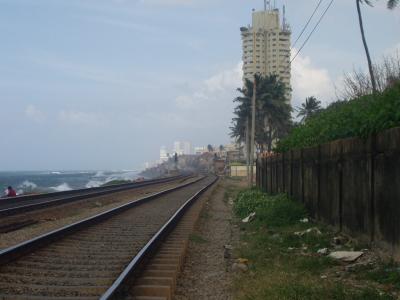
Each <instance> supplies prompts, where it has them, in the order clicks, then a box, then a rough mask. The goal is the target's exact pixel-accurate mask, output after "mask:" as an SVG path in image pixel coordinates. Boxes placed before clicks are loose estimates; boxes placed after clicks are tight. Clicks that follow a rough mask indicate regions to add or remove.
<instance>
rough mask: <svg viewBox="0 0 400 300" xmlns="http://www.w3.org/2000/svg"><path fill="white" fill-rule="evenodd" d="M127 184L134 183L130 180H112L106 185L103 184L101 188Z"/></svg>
mask: <svg viewBox="0 0 400 300" xmlns="http://www.w3.org/2000/svg"><path fill="white" fill-rule="evenodd" d="M125 183H132V181H130V180H112V181H109V182H106V183H105V184H102V185H101V186H109V185H115V184H125Z"/></svg>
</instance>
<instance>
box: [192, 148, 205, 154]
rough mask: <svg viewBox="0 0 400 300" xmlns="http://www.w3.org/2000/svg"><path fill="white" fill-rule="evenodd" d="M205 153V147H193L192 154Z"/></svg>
mask: <svg viewBox="0 0 400 300" xmlns="http://www.w3.org/2000/svg"><path fill="white" fill-rule="evenodd" d="M206 152H208V149H207V147H194V154H196V155H201V154H203V153H206Z"/></svg>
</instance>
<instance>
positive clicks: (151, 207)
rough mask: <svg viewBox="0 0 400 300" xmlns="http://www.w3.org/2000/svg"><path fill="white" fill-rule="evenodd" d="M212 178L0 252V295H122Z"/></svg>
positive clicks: (173, 189)
mask: <svg viewBox="0 0 400 300" xmlns="http://www.w3.org/2000/svg"><path fill="white" fill-rule="evenodd" d="M214 182H215V178H214V177H207V178H202V179H200V180H197V181H195V182H191V183H187V184H183V185H181V186H179V187H176V188H172V189H169V190H166V191H163V192H160V193H158V194H155V195H152V196H149V197H145V198H142V199H140V200H136V201H133V202H131V203H128V204H125V205H122V206H120V207H118V208H115V209H112V210H110V211H107V212H105V213H102V214H99V215H97V216H94V217H91V218H88V219H86V220H83V221H81V222H78V223H75V224H72V225H69V226H66V227H64V228H61V229H59V230H56V231H53V232H51V233H48V234H45V235H43V236H40V237H37V238H35V239H33V240H30V241H27V242H24V243H22V244H20V245H17V246H15V247H12V248H9V249H5V250H3V251H1V252H0V299H3V300H8V299H13V300H14V299H15V300H22V299H99V298H101V299H103V300H106V299H122V298H124V297H125V295H126V294H125V293H126V291H128V290H129V288H127V286H128V285H129V283H130V282H131V281H132V279H133V278H135V277H136V276H137V275H138V274H139V272H140V269H141V268H142V267H143V264H144V263H145V262H146V260H147V259H149V257H150V256H151V254H152V253H154V251H155V250H156V249H157V247H158V246H159V245H160V243H161V241H162V240H163V239H164V238H165V236H166V234H167V233H168V232H170V231H171V230H172V228H173V227H174V226H175V225H176V224H177V223H178V221H179V219H180V218H181V217H182V216H183V215H184V213H185V211H186V209H188V207H189V206H190V205H191V203H192V202H194V201H195V200H196V199H197V197H199V195H201V193H203V192H204V191H205V190H206V189H207V188H208V187H209V186H211V185H212V184H213V183H214ZM132 297H133V298H132ZM129 299H135V296H134V294H132V292H130V296H129ZM137 299H140V297H137ZM141 299H146V298H141Z"/></svg>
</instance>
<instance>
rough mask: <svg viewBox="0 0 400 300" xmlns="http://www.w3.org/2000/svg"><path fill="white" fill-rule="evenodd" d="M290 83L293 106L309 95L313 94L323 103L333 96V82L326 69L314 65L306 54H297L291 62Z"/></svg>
mask: <svg viewBox="0 0 400 300" xmlns="http://www.w3.org/2000/svg"><path fill="white" fill-rule="evenodd" d="M293 52H295V51H293ZM291 83H292V89H293V97H292V105H293V106H294V107H296V106H299V105H300V104H301V103H302V102H304V100H305V98H306V97H309V96H315V97H316V98H317V99H318V100H320V101H322V103H324V104H326V103H329V102H331V100H333V99H334V97H335V89H334V83H333V81H332V79H331V77H330V75H329V72H328V70H326V69H324V68H319V67H316V66H314V65H313V64H312V62H311V59H310V58H309V57H307V56H301V55H299V56H297V58H296V59H295V60H294V62H293V63H292V82H291Z"/></svg>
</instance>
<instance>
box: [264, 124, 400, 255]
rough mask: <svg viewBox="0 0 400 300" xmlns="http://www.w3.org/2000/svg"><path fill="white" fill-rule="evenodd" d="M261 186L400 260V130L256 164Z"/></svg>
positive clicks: (267, 159)
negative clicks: (389, 252)
mask: <svg viewBox="0 0 400 300" xmlns="http://www.w3.org/2000/svg"><path fill="white" fill-rule="evenodd" d="M257 165H258V168H259V171H258V172H257V185H258V186H259V187H260V188H261V189H262V190H264V191H265V192H269V193H280V192H284V193H287V194H289V195H290V196H292V197H293V198H294V199H296V200H298V201H301V202H303V203H304V204H305V206H306V207H307V209H308V210H309V212H310V214H311V216H313V217H314V218H316V219H318V220H321V221H324V222H326V223H328V224H331V225H333V226H335V227H337V228H338V229H340V230H342V231H344V232H346V233H349V234H352V235H356V236H358V237H360V238H362V239H364V240H368V241H371V242H375V243H378V244H381V245H382V246H385V247H388V248H389V249H391V250H392V252H393V256H394V257H395V258H396V259H400V128H393V129H390V130H386V131H384V132H381V133H379V134H377V135H376V136H373V137H370V138H368V139H366V140H363V139H359V138H351V139H344V140H338V141H334V142H331V143H328V144H325V145H321V146H317V147H313V148H307V149H299V150H292V151H289V152H287V153H284V154H279V155H276V156H273V157H269V158H260V159H258V161H257Z"/></svg>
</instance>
